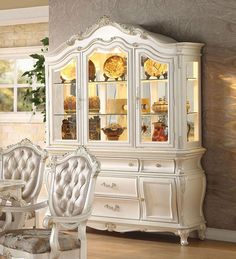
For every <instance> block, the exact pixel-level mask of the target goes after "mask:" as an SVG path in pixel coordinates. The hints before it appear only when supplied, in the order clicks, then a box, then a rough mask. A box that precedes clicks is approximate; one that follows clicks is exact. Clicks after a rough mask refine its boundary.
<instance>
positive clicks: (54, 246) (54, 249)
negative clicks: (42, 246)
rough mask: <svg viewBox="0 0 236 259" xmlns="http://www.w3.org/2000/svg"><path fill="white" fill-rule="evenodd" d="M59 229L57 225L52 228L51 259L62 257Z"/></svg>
mask: <svg viewBox="0 0 236 259" xmlns="http://www.w3.org/2000/svg"><path fill="white" fill-rule="evenodd" d="M58 232H59V230H58V228H57V226H56V224H54V225H53V227H52V232H51V236H50V247H51V252H50V259H58V258H59V256H60V245H59V241H58Z"/></svg>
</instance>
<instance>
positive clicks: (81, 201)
mask: <svg viewBox="0 0 236 259" xmlns="http://www.w3.org/2000/svg"><path fill="white" fill-rule="evenodd" d="M98 172H99V163H98V162H97V161H96V159H95V157H94V156H92V155H91V154H89V153H88V151H87V150H86V149H85V148H84V147H81V148H79V149H78V150H76V151H75V152H74V153H71V154H67V155H65V156H64V157H63V158H62V159H61V160H57V158H54V159H53V163H52V181H51V188H50V190H51V193H50V200H49V207H50V210H51V214H52V215H54V216H64V217H65V216H67V217H71V216H78V215H80V214H81V213H85V212H87V211H89V210H91V206H92V200H93V193H94V188H95V180H96V176H97V174H98Z"/></svg>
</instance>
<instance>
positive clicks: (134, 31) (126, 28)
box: [66, 15, 148, 46]
mask: <svg viewBox="0 0 236 259" xmlns="http://www.w3.org/2000/svg"><path fill="white" fill-rule="evenodd" d="M107 25H111V26H114V27H116V28H117V29H119V30H121V31H122V32H124V33H126V34H129V35H138V34H139V35H140V38H142V39H147V38H148V33H147V32H146V31H145V30H143V29H141V28H140V27H135V26H133V25H127V24H122V23H116V22H114V21H112V20H111V19H110V17H109V16H106V15H104V16H102V17H101V18H100V19H99V20H98V21H97V22H96V23H95V24H93V25H92V26H90V27H88V28H87V29H86V30H85V31H84V32H79V33H77V34H75V35H73V36H72V37H70V38H69V39H68V40H67V42H66V44H67V45H69V46H72V45H74V44H75V41H76V40H83V39H86V38H88V37H89V36H90V35H91V34H92V33H93V32H95V31H96V30H97V29H99V28H101V27H104V26H107Z"/></svg>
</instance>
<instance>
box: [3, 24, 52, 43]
mask: <svg viewBox="0 0 236 259" xmlns="http://www.w3.org/2000/svg"><path fill="white" fill-rule="evenodd" d="M46 36H48V23H32V24H20V25H9V26H0V48H13V47H26V46H40V45H41V43H40V40H41V39H43V38H45V37H46Z"/></svg>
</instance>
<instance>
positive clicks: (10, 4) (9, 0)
mask: <svg viewBox="0 0 236 259" xmlns="http://www.w3.org/2000/svg"><path fill="white" fill-rule="evenodd" d="M45 5H48V0H33V1H29V0H20V1H19V0H1V1H0V10H5V9H16V8H26V7H34V6H45Z"/></svg>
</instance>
